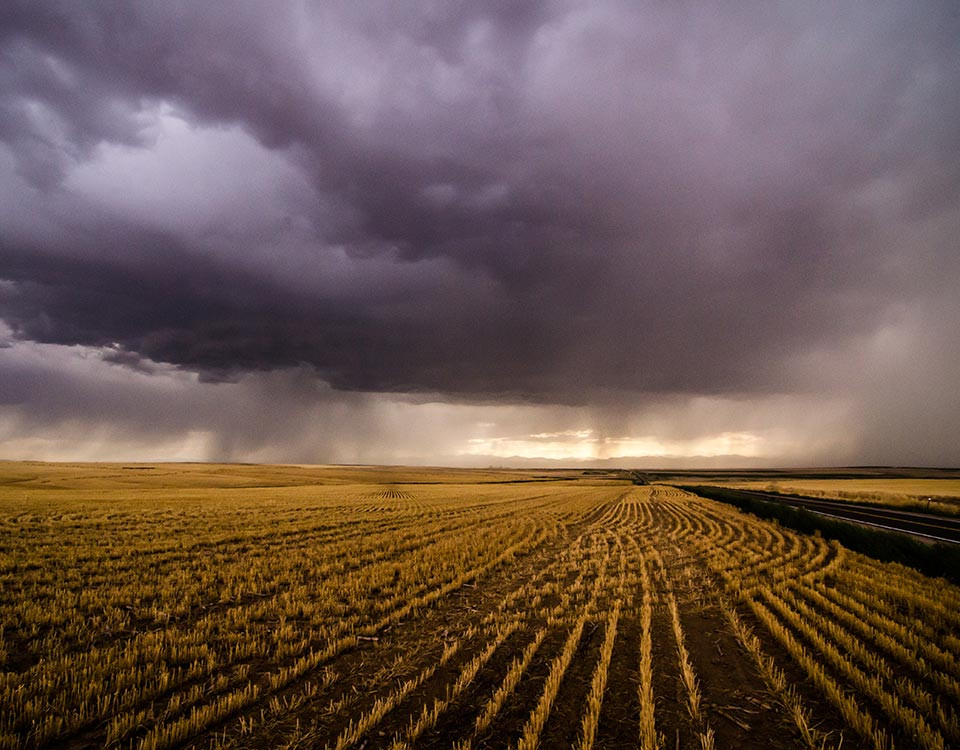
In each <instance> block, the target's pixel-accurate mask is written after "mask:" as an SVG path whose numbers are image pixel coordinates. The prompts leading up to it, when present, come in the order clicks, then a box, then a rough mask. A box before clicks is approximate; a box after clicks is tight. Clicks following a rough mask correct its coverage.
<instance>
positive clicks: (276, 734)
mask: <svg viewBox="0 0 960 750" xmlns="http://www.w3.org/2000/svg"><path fill="white" fill-rule="evenodd" d="M107 494H108V495H109V493H107ZM141 494H142V496H141V497H138V498H137V499H136V500H130V499H126V500H123V499H120V495H117V496H115V497H114V496H105V495H104V494H103V493H88V494H87V495H86V496H85V497H84V498H81V499H76V498H75V497H74V496H67V495H58V494H57V493H56V492H54V491H50V492H48V493H47V495H45V496H44V498H45V499H44V502H42V503H41V502H39V501H37V500H35V499H34V498H33V497H28V496H26V495H25V496H24V497H23V498H22V499H14V500H12V501H10V502H7V503H6V504H5V505H4V506H3V513H4V516H3V518H2V522H3V536H2V539H3V540H4V541H3V555H2V557H0V563H2V581H3V587H2V592H3V593H2V600H0V616H2V627H3V630H2V636H3V648H4V651H3V654H2V657H3V662H2V663H3V670H4V671H3V672H0V748H21V747H23V748H34V747H37V748H61V747H69V748H76V749H78V750H79V749H81V748H99V747H117V748H142V749H144V750H151V749H155V748H180V747H184V748H186V747H190V748H263V747H281V748H319V749H324V748H336V749H338V750H344V749H345V748H365V749H366V750H372V749H373V748H392V749H393V750H400V749H401V748H459V749H460V750H466V749H467V748H471V749H472V750H480V749H481V748H491V749H492V748H534V747H541V748H565V747H577V748H637V747H640V748H645V749H647V748H649V749H650V750H653V748H657V747H662V748H684V749H689V748H701V749H706V748H712V747H716V748H740V747H763V748H783V749H785V748H804V747H806V748H821V747H823V748H842V749H843V750H850V748H875V749H877V750H886V749H887V748H894V747H896V748H951V747H954V748H956V747H960V717H958V708H957V707H958V706H960V638H958V636H957V633H958V631H960V589H958V588H957V587H954V586H951V585H948V584H944V583H943V582H942V581H935V580H931V579H928V578H925V577H923V576H921V575H919V574H916V573H913V572H912V571H909V570H907V569H905V568H901V567H899V566H896V565H889V564H881V563H878V562H875V561H873V560H870V559H868V558H865V557H862V556H860V555H857V554H854V553H852V552H849V551H847V550H845V549H843V548H842V547H841V546H839V545H837V544H836V543H829V542H826V541H824V540H822V539H820V538H818V537H808V536H803V535H799V534H795V533H792V532H790V531H788V530H785V529H782V528H780V527H778V526H777V525H775V524H772V523H768V522H765V521H761V520H758V519H756V518H754V517H752V516H749V515H746V514H742V513H739V512H737V511H736V510H734V509H732V508H731V507H729V506H726V505H724V504H721V503H716V502H713V501H710V500H706V499H703V498H700V497H697V496H693V495H690V494H687V493H684V492H682V491H680V490H676V489H673V488H669V487H661V486H653V487H649V486H647V487H632V486H630V485H626V484H624V485H617V484H614V485H611V484H609V483H608V484H606V485H603V484H602V483H598V485H597V486H591V485H589V484H580V483H577V482H557V483H549V482H538V483H531V484H510V485H468V484H456V485H454V484H449V485H443V484H437V485H432V486H418V485H404V484H402V483H399V482H391V483H390V484H389V485H382V486H377V485H374V484H365V485H343V486H326V487H321V486H316V485H315V486H297V487H291V488H284V487H280V488H271V489H269V490H265V489H262V488H249V489H222V488H221V489H218V490H216V491H214V490H210V491H205V492H203V493H198V492H193V491H190V492H184V493H179V494H175V493H169V492H168V493H164V492H162V491H159V490H158V491H156V492H150V493H141ZM129 496H130V493H129V492H127V493H126V497H127V498H129Z"/></svg>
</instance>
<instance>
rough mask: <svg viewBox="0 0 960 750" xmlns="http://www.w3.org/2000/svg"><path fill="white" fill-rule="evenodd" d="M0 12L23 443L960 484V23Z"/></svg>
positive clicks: (547, 14)
mask: <svg viewBox="0 0 960 750" xmlns="http://www.w3.org/2000/svg"><path fill="white" fill-rule="evenodd" d="M710 5H711V4H705V3H700V2H690V3H687V2H682V1H680V2H660V1H656V2H633V1H632V0H623V2H593V1H591V2H560V1H548V2H533V1H530V2H525V1H523V0H516V1H515V0H487V1H486V2H474V1H472V2H466V1H464V2H455V1H453V0H420V1H411V2H402V3H397V2H388V1H387V0H383V2H373V1H371V2H366V1H361V0H347V1H345V2H337V1H324V2H315V3H308V2H294V1H293V0H290V1H289V2H283V3H270V4H267V3H261V2H222V3H221V2H210V3H206V2H204V3H189V2H185V3H178V2H168V1H166V0H163V1H160V0H156V1H155V2H120V1H119V0H118V1H117V2H106V1H103V2H89V3H79V2H72V1H71V0H64V2H55V1H54V0H40V1H39V2H38V1H37V0H23V1H22V2H21V1H19V0H7V1H6V2H4V3H3V4H2V6H0V458H44V459H117V460H133V459H138V458H141V459H144V460H159V459H164V458H166V459H204V460H221V459H223V460H253V461H296V462H364V463H386V462H390V463H403V462H417V463H448V464H450V463H460V464H477V465H487V464H491V463H497V462H501V461H502V462H507V459H508V457H519V458H520V459H523V460H525V461H528V462H530V463H534V464H536V463H543V461H542V460H540V461H538V459H544V460H545V459H552V460H556V461H563V462H566V463H582V462H591V461H605V460H606V461H612V462H614V463H621V464H635V465H725V464H728V465H745V464H755V465H813V464H820V465H830V464H834V465H839V464H850V463H857V464H864V463H869V464H885V463H893V464H914V465H916V464H919V465H941V466H943V465H958V464H960V439H958V425H960V125H958V123H960V6H958V5H957V3H956V2H955V1H954V0H944V1H943V2H934V1H933V0H931V1H929V2H927V1H925V0H920V1H919V2H918V1H917V0H902V1H890V0H871V2H837V3H827V4H823V3H816V4H815V3H797V2H747V1H744V2H736V3H719V4H713V5H715V6H716V7H715V8H714V9H710V7H709V6H710Z"/></svg>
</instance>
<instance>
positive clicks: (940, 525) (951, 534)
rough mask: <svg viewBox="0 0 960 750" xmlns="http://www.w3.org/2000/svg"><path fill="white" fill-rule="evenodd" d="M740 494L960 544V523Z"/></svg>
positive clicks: (837, 503) (829, 503)
mask: <svg viewBox="0 0 960 750" xmlns="http://www.w3.org/2000/svg"><path fill="white" fill-rule="evenodd" d="M737 492H742V493H743V494H744V495H751V496H753V497H759V498H762V499H764V500H771V501H774V502H778V503H783V504H784V505H790V506H792V507H794V508H803V509H804V510H809V511H811V512H813V513H817V514H819V515H821V516H828V517H830V518H838V519H841V520H844V521H853V522H855V523H859V524H863V525H864V526H873V527H875V528H880V529H884V530H887V531H898V532H901V533H903V534H911V535H913V536H919V537H924V538H926V539H930V540H933V541H937V542H945V543H947V544H960V519H953V518H945V517H943V516H935V515H932V514H928V513H912V512H909V511H903V510H893V509H888V508H877V507H875V506H872V505H857V504H855V503H849V502H843V501H833V500H818V499H814V498H805V497H791V496H787V495H778V494H775V493H772V492H758V491H755V490H737Z"/></svg>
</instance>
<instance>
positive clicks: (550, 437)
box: [463, 430, 769, 461]
mask: <svg viewBox="0 0 960 750" xmlns="http://www.w3.org/2000/svg"><path fill="white" fill-rule="evenodd" d="M467 442H468V447H467V449H466V450H465V451H463V454H464V455H489V456H496V457H503V458H512V457H517V458H530V459H536V458H546V459H550V460H553V461H564V460H577V461H581V460H606V459H611V458H627V457H693V456H705V457H713V456H743V457H746V458H757V457H769V456H767V455H766V454H765V452H764V448H765V441H764V439H763V438H762V437H760V436H758V435H754V434H751V433H749V432H723V433H720V434H719V435H712V436H701V437H695V438H691V439H687V440H669V439H663V438H658V437H656V436H653V435H648V436H644V437H596V436H595V434H594V431H593V430H568V431H564V432H541V433H536V434H532V435H527V436H521V437H494V438H472V439H470V440H468V441H467Z"/></svg>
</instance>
